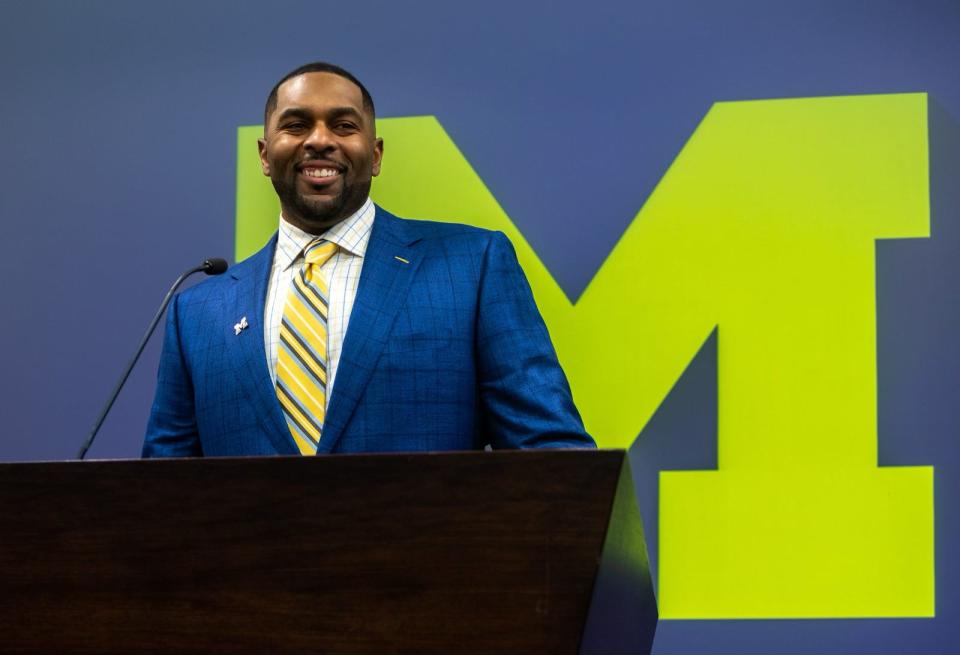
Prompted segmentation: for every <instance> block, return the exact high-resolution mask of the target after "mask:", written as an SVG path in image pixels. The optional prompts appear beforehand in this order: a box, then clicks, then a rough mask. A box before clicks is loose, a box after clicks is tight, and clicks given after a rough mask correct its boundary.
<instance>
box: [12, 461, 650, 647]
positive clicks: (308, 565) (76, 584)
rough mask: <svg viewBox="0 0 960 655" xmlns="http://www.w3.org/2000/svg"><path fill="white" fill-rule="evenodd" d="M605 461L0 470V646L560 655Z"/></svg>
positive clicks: (594, 536) (609, 483) (573, 630)
mask: <svg viewBox="0 0 960 655" xmlns="http://www.w3.org/2000/svg"><path fill="white" fill-rule="evenodd" d="M624 457H625V456H624V453H623V452H622V451H526V452H492V453H491V452H486V453H437V454H411V455H404V454H395V455H342V456H327V457H313V458H303V457H294V458H287V457H277V458H257V459H187V460H147V461H140V460H136V461H88V462H51V463H29V464H0V571H2V578H0V580H2V581H0V640H2V641H0V643H2V646H0V650H2V651H3V652H16V653H55V654H60V653H123V654H124V655H131V654H134V653H174V652H176V653H203V652H210V653H257V654H264V653H281V652H282V653H324V654H337V653H343V654H355V653H371V654H373V653H375V654H377V655H388V654H390V653H398V654H399V653H411V654H413V653H415V654H417V655H420V654H427V653H451V652H454V653H457V655H463V654H468V653H478V654H484V655H492V654H495V653H510V654H522V653H557V654H560V653H576V652H577V649H578V647H579V643H580V638H581V635H582V632H583V629H584V623H585V620H586V616H587V612H588V609H589V606H590V602H591V593H592V590H593V584H594V579H595V576H596V574H597V569H598V563H599V561H600V557H601V551H602V549H603V547H604V539H605V535H606V533H607V527H608V521H609V519H610V517H611V508H612V506H613V503H614V498H615V495H616V490H617V484H618V479H619V477H620V473H621V468H622V466H623V465H624ZM644 563H645V559H644Z"/></svg>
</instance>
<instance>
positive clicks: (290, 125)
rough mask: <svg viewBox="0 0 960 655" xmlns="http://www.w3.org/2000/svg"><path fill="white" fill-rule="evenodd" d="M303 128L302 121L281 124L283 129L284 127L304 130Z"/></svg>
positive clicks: (285, 128)
mask: <svg viewBox="0 0 960 655" xmlns="http://www.w3.org/2000/svg"><path fill="white" fill-rule="evenodd" d="M303 128H304V124H303V123H301V122H293V123H284V124H283V125H282V126H281V129H284V130H302V129H303Z"/></svg>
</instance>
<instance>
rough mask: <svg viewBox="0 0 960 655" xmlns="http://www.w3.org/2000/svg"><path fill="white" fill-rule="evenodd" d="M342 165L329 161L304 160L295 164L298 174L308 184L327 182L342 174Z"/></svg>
mask: <svg viewBox="0 0 960 655" xmlns="http://www.w3.org/2000/svg"><path fill="white" fill-rule="evenodd" d="M342 168H343V167H342V166H340V165H338V164H336V163H334V162H329V161H306V162H301V163H300V164H298V165H297V169H298V170H299V172H300V175H301V176H302V177H303V178H304V179H305V180H306V181H307V182H309V183H310V184H328V183H330V182H333V181H335V180H336V179H338V178H339V177H340V176H341V175H342V172H343V171H342Z"/></svg>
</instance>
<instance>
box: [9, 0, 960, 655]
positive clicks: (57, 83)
mask: <svg viewBox="0 0 960 655" xmlns="http://www.w3.org/2000/svg"><path fill="white" fill-rule="evenodd" d="M958 28H960V3H958V2H956V1H955V0H954V1H951V2H945V1H942V2H937V1H913V2H906V1H904V0H899V1H889V0H881V1H873V2H862V1H859V2H854V1H844V0H839V1H837V0H835V1H832V2H826V1H822V2H820V1H803V2H799V1H795V2H779V3H771V2H768V1H763V0H749V1H747V0H741V1H728V2H724V3H717V2H711V1H710V0H680V1H673V2H666V1H661V2H650V1H642V2H636V1H633V2H631V1H627V0H623V1H616V2H614V1H606V2H596V3H592V4H589V3H584V2H570V1H566V0H564V1H559V2H550V3H522V2H516V1H512V2H499V1H492V2H485V3H475V4H469V5H465V4H462V3H451V2H442V1H435V2H420V3H416V2H382V3H381V2H365V3H328V2H316V1H314V2H272V3H266V2H165V3H155V4H148V3H140V2H125V1H119V0H117V1H99V2H97V1H88V2H83V3H75V2H66V1H59V2H53V1H46V2H35V3H29V4H28V3H12V2H6V3H3V4H2V5H0V129H2V134H3V139H2V149H3V154H4V156H3V157H2V176H0V226H2V238H0V276H2V277H0V279H2V280H3V310H2V314H0V342H2V344H3V348H2V353H3V354H2V357H3V360H2V366H0V390H2V402H0V410H2V418H3V432H2V436H0V459H2V460H8V461H18V460H34V459H62V458H69V457H71V456H73V454H74V452H75V451H76V449H77V447H78V445H79V443H80V442H81V441H82V439H83V437H84V436H85V434H86V432H87V430H88V429H89V426H90V424H91V422H92V421H93V419H94V417H95V415H96V413H97V411H98V410H99V408H100V406H101V404H102V402H103V401H104V399H105V397H106V395H107V394H108V392H109V391H110V389H111V387H112V385H113V382H114V380H115V378H116V376H117V375H118V374H119V372H120V369H121V368H122V366H123V365H124V364H125V363H126V360H127V358H128V357H129V354H130V352H131V350H132V349H133V347H134V346H135V344H136V342H137V339H138V338H139V336H140V334H141V332H142V330H143V329H144V327H145V325H146V323H147V322H148V321H149V319H150V317H151V316H152V313H153V311H154V307H155V306H156V304H157V303H158V302H159V300H160V298H161V297H162V295H163V293H164V291H165V290H166V288H167V286H168V285H169V284H170V282H171V281H172V279H173V278H174V277H175V276H176V275H177V273H179V272H180V271H181V270H182V269H184V268H187V267H189V266H192V265H194V264H195V263H198V262H199V261H201V260H202V259H204V258H206V257H209V256H217V255H219V256H225V257H228V256H229V255H230V253H232V251H233V240H234V211H235V206H234V197H235V195H234V194H235V161H236V152H235V148H236V128H237V126H238V125H249V124H258V123H260V122H261V120H262V118H261V116H262V108H263V101H264V96H265V94H266V92H267V91H268V90H269V88H270V87H271V86H272V84H273V83H274V82H275V81H276V79H277V78H278V77H279V76H281V75H282V74H283V73H285V72H286V71H287V70H289V69H291V68H293V67H295V66H297V65H299V64H300V63H303V62H305V61H310V60H314V59H328V60H332V61H335V62H338V63H341V64H343V65H344V66H346V67H348V68H350V69H351V70H352V71H353V72H355V73H356V74H357V75H358V76H359V77H360V78H361V79H362V80H364V82H365V83H366V84H367V86H368V87H369V88H370V89H371V91H372V92H373V94H374V97H375V99H376V102H377V107H378V113H379V114H380V115H381V116H384V117H390V116H409V115H422V114H434V115H436V116H437V117H438V118H439V119H440V121H441V122H442V124H443V125H444V127H445V128H446V129H447V131H448V132H449V133H450V135H451V136H452V137H453V139H454V141H455V142H456V143H457V145H458V146H459V148H460V149H461V150H462V152H463V153H464V154H465V155H466V157H467V158H468V159H469V161H470V162H471V163H472V165H473V166H474V167H475V168H476V169H477V171H478V172H479V174H480V175H481V177H482V178H483V179H484V180H485V182H486V183H487V185H488V186H489V188H490V189H491V191H492V192H493V193H494V195H495V196H496V197H497V199H498V200H499V201H500V203H501V204H502V206H503V207H504V208H505V209H506V211H507V213H508V214H509V215H510V217H511V218H512V219H513V220H514V221H515V222H516V223H517V225H518V226H519V227H520V229H521V231H522V232H523V233H524V235H525V236H526V237H527V239H528V240H529V241H530V243H531V244H532V246H533V247H534V248H535V250H536V251H537V252H538V253H539V255H540V256H541V258H542V259H543V261H544V262H545V263H546V265H547V266H548V267H549V268H550V270H551V271H552V272H553V274H554V276H555V277H556V278H557V279H558V280H559V282H560V284H561V285H562V286H563V288H564V290H565V291H566V292H567V294H568V295H569V296H570V297H571V298H572V299H575V298H577V297H578V296H579V294H580V293H581V292H582V290H583V289H584V287H585V286H586V284H587V282H588V281H589V280H590V278H591V276H592V275H593V274H594V272H595V271H596V270H597V268H598V267H599V266H600V264H601V263H602V261H603V259H604V258H605V257H606V255H607V253H608V252H609V251H610V249H611V247H612V246H613V244H614V243H615V242H616V240H617V239H618V238H619V236H620V234H621V233H622V232H623V230H624V229H625V227H626V226H627V225H628V224H629V222H630V221H631V220H632V218H633V217H634V216H635V215H636V212H637V210H638V209H639V207H640V206H641V205H642V204H643V202H644V201H645V199H646V197H647V196H648V195H649V193H650V191H651V190H652V188H653V187H654V185H655V184H656V183H657V181H658V180H659V178H660V177H661V176H662V174H663V173H664V171H665V170H666V168H667V167H668V166H669V165H670V163H671V161H672V160H673V158H674V157H675V156H676V154H677V153H678V152H679V150H680V149H681V148H682V147H683V144H684V142H685V140H686V139H687V138H688V137H689V135H690V134H691V133H692V131H693V130H694V129H695V127H696V125H697V124H698V122H699V121H700V119H701V118H702V117H703V115H704V114H705V113H706V111H707V110H708V109H709V107H710V106H711V104H712V103H713V102H716V101H719V100H745V99H755V98H776V97H806V96H820V95H848V94H861V93H896V92H914V91H925V92H928V93H929V94H930V96H931V100H932V104H933V107H932V108H931V203H932V204H931V206H932V218H931V221H932V238H931V239H928V240H916V241H891V242H883V243H881V244H879V246H878V255H877V263H878V267H877V278H878V317H877V320H878V336H879V343H878V347H879V349H878V358H879V359H878V363H879V371H880V381H879V393H880V405H879V406H880V416H879V418H880V463H881V464H890V465H896V464H924V465H926V464H933V465H935V466H936V474H935V476H936V477H935V480H936V482H935V485H936V489H935V493H936V530H937V542H936V548H937V555H938V557H937V618H936V619H925V620H907V619H903V620H830V621H707V622H689V621H669V622H663V623H662V624H661V626H660V629H659V633H658V637H657V642H656V646H655V651H654V652H655V653H657V654H658V655H664V654H670V653H700V652H704V653H736V654H738V655H746V654H749V653H757V654H760V653H763V654H766V653H771V652H776V653H846V652H853V651H859V650H864V651H869V652H874V653H902V652H924V653H948V652H953V643H954V642H956V639H957V637H958V632H960V628H957V627H956V626H957V625H958V624H960V607H958V605H960V591H958V584H960V571H958V568H957V564H956V558H955V556H954V554H955V553H957V552H960V548H958V545H960V544H958V539H960V524H958V507H957V505H958V503H960V488H958V486H960V469H958V466H960V448H958V446H957V431H958V430H957V425H958V422H957V416H956V412H955V409H954V408H955V407H958V405H960V403H958V400H960V398H958V385H957V383H956V377H957V376H956V372H957V371H958V370H960V349H958V346H957V342H956V338H955V337H954V335H955V334H957V333H958V327H960V326H958V323H960V311H958V309H957V302H956V293H955V291H954V288H955V287H956V282H957V279H958V276H960V264H958V261H957V260H958V257H957V254H956V253H957V252H958V246H960V223H958V219H960V216H958V215H957V213H958V207H960V193H958V191H957V189H958V187H960V185H958V183H957V171H958V167H957V164H958V163H960V129H958V123H957V117H958V116H960V77H958V75H957V62H958V61H960V39H958ZM386 157H387V159H388V162H389V157H390V149H389V144H387V149H386ZM574 250H576V252H577V253H578V255H577V257H575V258H574V257H571V255H570V253H571V252H573V251H574ZM158 350H159V344H158V343H153V344H151V346H150V347H149V348H148V351H147V353H146V357H145V361H143V362H141V365H140V367H139V368H138V369H137V371H136V372H135V373H134V375H133V377H132V378H131V380H130V383H129V384H128V387H127V388H126V389H125V391H124V393H123V395H122V396H121V399H120V401H119V403H118V405H117V406H116V408H115V410H114V412H113V414H112V415H111V417H110V418H109V420H108V421H107V423H106V425H105V426H104V429H103V431H102V433H101V435H100V437H99V440H98V442H97V444H96V445H95V446H94V448H93V450H92V451H91V455H92V456H94V457H134V456H137V455H138V453H139V449H140V440H141V436H142V432H143V426H144V424H145V421H146V416H147V413H148V410H149V404H150V400H151V397H152V392H153V383H154V377H155V371H156V363H157V356H158ZM716 391H717V390H716V344H715V340H713V339H711V340H710V341H708V342H707V344H705V346H704V348H703V349H702V350H701V352H700V354H699V355H698V357H697V358H696V359H695V360H694V361H693V362H692V363H691V365H690V367H689V368H688V370H687V372H686V373H685V375H684V377H683V378H682V379H681V380H680V381H679V382H678V384H677V387H676V388H675V390H674V392H673V393H672V394H671V396H670V397H669V398H668V399H667V400H666V402H665V403H664V405H663V407H661V409H660V411H659V412H658V413H657V415H656V416H655V417H654V419H653V421H652V422H651V424H650V426H649V427H648V429H647V430H646V431H645V434H644V439H642V440H641V441H639V442H638V443H637V444H636V445H635V446H634V448H633V450H632V452H631V455H632V457H633V461H634V464H635V466H636V473H635V478H636V480H637V487H638V490H639V491H640V492H641V509H642V511H643V514H644V519H645V523H646V525H647V529H648V531H649V533H650V537H651V538H652V539H651V541H652V543H651V545H652V547H653V548H652V551H653V552H652V555H653V559H654V562H655V561H656V548H655V546H656V541H655V536H656V532H655V528H656V510H657V504H656V501H657V499H656V474H657V471H658V470H660V469H666V468H700V467H710V466H713V465H715V450H716V444H715V436H716V415H715V408H716Z"/></svg>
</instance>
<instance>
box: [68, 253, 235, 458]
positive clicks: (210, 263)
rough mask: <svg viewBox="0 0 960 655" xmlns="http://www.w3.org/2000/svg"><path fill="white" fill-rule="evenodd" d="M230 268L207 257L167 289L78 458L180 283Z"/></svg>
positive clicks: (92, 437)
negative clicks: (196, 275) (197, 274)
mask: <svg viewBox="0 0 960 655" xmlns="http://www.w3.org/2000/svg"><path fill="white" fill-rule="evenodd" d="M228 268H229V264H227V260H226V259H221V258H220V257H211V258H210V259H205V260H204V261H203V263H202V264H200V265H199V266H194V267H193V268H191V269H190V270H188V271H184V272H183V273H181V274H180V277H178V278H177V281H176V282H174V283H173V286H172V287H170V290H169V291H167V295H166V296H164V298H163V302H162V303H160V309H158V310H157V314H156V316H154V317H153V320H152V321H150V327H148V328H147V332H146V334H144V335H143V339H141V340H140V345H139V346H137V352H136V354H135V355H134V356H133V359H131V360H130V363H129V364H127V368H125V369H124V371H123V375H121V376H120V381H119V382H117V386H115V387H114V388H113V393H111V394H110V399H109V400H108V401H107V404H106V405H104V407H103V410H102V411H101V412H100V415H99V416H98V417H97V420H96V422H94V424H93V429H92V430H90V435H89V436H88V437H87V440H86V441H85V442H84V443H83V446H81V447H80V451H79V452H78V453H77V459H83V458H84V457H85V456H86V455H87V451H88V450H89V449H90V445H91V444H92V443H93V440H94V439H95V438H96V436H97V432H99V431H100V426H101V425H103V421H104V420H105V419H106V418H107V414H108V413H109V412H110V408H111V407H113V403H114V402H115V401H116V400H117V396H119V395H120V390H121V389H122V388H123V385H124V383H126V381H127V378H128V377H130V371H132V370H133V366H134V365H135V364H136V363H137V360H138V359H140V354H141V353H143V349H144V348H145V347H146V345H147V341H149V340H150V336H151V335H152V334H153V331H154V330H155V329H156V328H157V323H159V322H160V319H161V317H163V312H164V311H166V309H167V305H169V304H170V300H171V299H172V298H173V294H174V293H176V291H177V289H178V288H179V287H180V285H181V284H183V281H184V280H186V279H187V278H188V277H190V276H191V275H193V274H194V273H199V272H200V271H203V272H204V273H206V274H207V275H220V274H221V273H224V272H226V270H227V269H228Z"/></svg>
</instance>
